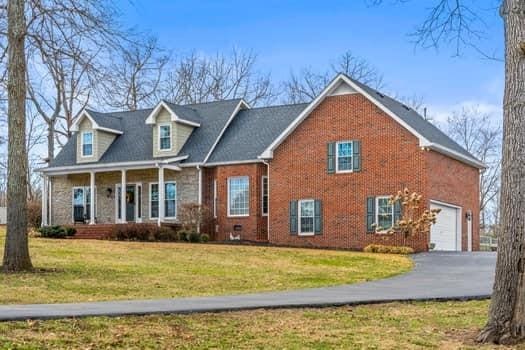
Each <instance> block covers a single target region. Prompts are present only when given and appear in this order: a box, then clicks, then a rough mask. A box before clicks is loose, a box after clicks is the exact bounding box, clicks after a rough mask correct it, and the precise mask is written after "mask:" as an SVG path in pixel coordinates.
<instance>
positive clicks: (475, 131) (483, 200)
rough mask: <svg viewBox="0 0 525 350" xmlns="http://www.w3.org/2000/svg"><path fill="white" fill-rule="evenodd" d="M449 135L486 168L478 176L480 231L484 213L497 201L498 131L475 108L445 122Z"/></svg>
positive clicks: (499, 142)
mask: <svg viewBox="0 0 525 350" xmlns="http://www.w3.org/2000/svg"><path fill="white" fill-rule="evenodd" d="M447 127H448V133H449V135H450V136H451V137H452V138H453V139H454V140H456V141H457V142H458V143H459V144H460V145H461V146H463V147H464V148H465V149H466V150H467V151H469V152H470V153H471V154H472V155H474V156H475V157H476V158H478V159H479V160H481V161H482V162H483V163H485V164H486V165H487V169H485V170H484V171H483V172H482V173H481V176H480V194H479V197H480V212H481V213H480V217H481V220H480V221H481V227H482V228H483V227H485V225H486V224H487V222H486V218H487V214H488V213H487V210H488V207H489V206H490V204H491V203H494V201H495V200H497V196H498V193H499V189H500V188H499V185H500V182H499V176H500V171H501V166H500V165H501V155H500V151H501V129H500V127H499V126H498V125H495V123H494V122H493V121H492V118H491V115H489V114H486V113H483V112H481V111H480V110H479V108H477V107H470V108H463V109H462V110H461V111H456V112H454V113H453V114H452V115H451V116H450V117H449V118H448V119H447Z"/></svg>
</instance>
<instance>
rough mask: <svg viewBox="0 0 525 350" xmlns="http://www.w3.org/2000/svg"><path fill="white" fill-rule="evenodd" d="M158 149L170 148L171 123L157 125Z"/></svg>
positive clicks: (167, 149)
mask: <svg viewBox="0 0 525 350" xmlns="http://www.w3.org/2000/svg"><path fill="white" fill-rule="evenodd" d="M159 149H160V150H161V151H169V150H171V124H161V125H159Z"/></svg>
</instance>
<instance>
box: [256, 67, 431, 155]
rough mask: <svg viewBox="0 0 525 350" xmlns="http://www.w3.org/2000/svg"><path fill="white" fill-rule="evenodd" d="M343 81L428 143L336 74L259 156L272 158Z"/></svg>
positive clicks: (426, 141)
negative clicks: (277, 149) (282, 144)
mask: <svg viewBox="0 0 525 350" xmlns="http://www.w3.org/2000/svg"><path fill="white" fill-rule="evenodd" d="M341 83H345V84H348V85H349V86H350V87H351V88H353V89H354V90H356V91H357V92H358V93H360V94H362V95H363V96H365V97H366V98H367V99H368V100H370V101H371V102H372V103H373V104H375V105H376V106H377V107H378V108H379V109H381V110H382V111H383V112H385V113H386V114H387V115H389V116H390V117H392V118H393V119H394V120H395V121H397V122H398V123H399V124H400V125H401V126H403V127H404V128H405V129H407V130H408V131H410V132H411V133H412V134H413V135H414V136H416V137H417V138H418V139H419V141H420V143H421V144H424V143H428V140H427V139H426V138H425V137H423V135H421V134H420V133H418V132H417V131H416V130H414V129H413V128H412V127H411V126H410V125H408V124H407V123H405V122H404V121H403V120H402V119H401V118H399V117H398V116H397V115H396V114H395V113H393V112H392V111H391V110H390V109H388V108H386V107H385V106H384V105H383V104H382V103H381V102H380V101H378V100H377V99H376V98H374V97H373V96H371V95H370V94H368V93H367V92H366V91H364V90H363V89H361V88H360V87H359V86H358V85H357V84H355V83H354V82H353V81H352V80H350V79H348V77H347V76H346V75H344V74H338V75H337V76H336V77H335V78H334V79H333V80H332V81H331V82H330V83H329V84H328V86H327V87H325V88H324V90H323V91H322V92H321V93H320V94H319V95H318V96H317V97H316V98H315V99H314V100H313V101H312V102H311V103H310V104H309V105H308V106H307V107H306V108H305V109H304V110H303V111H302V112H301V114H299V116H298V117H297V118H295V120H294V121H293V122H292V123H291V124H290V125H289V126H288V127H287V128H286V129H285V130H284V131H283V132H282V133H281V134H280V135H279V136H278V137H277V138H276V139H275V140H274V141H273V142H272V143H271V144H270V146H268V147H267V148H266V149H265V150H264V152H263V153H261V155H260V156H259V158H261V159H271V158H273V151H274V150H275V149H276V148H277V146H279V145H280V144H281V143H282V142H283V141H284V140H285V139H286V138H287V137H288V136H289V135H290V134H291V133H292V132H293V131H294V130H295V129H296V128H297V126H299V124H300V123H301V122H302V121H303V120H304V119H306V117H307V116H308V115H310V113H311V112H312V111H313V110H314V109H315V108H316V107H317V106H318V105H319V104H320V103H321V102H322V101H323V100H324V99H325V98H326V97H327V96H329V95H330V93H331V92H332V90H334V89H335V88H337V87H338V86H339V84H341Z"/></svg>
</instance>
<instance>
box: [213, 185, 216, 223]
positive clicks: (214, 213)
mask: <svg viewBox="0 0 525 350" xmlns="http://www.w3.org/2000/svg"><path fill="white" fill-rule="evenodd" d="M213 217H214V218H215V219H216V218H217V179H214V180H213Z"/></svg>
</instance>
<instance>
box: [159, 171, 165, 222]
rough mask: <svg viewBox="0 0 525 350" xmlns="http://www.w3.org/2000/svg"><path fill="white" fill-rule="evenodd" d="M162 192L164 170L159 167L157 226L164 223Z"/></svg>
mask: <svg viewBox="0 0 525 350" xmlns="http://www.w3.org/2000/svg"><path fill="white" fill-rule="evenodd" d="M164 190H165V188H164V168H163V167H162V165H159V222H158V225H159V226H160V224H161V223H162V222H163V221H164V198H165V196H164Z"/></svg>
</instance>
